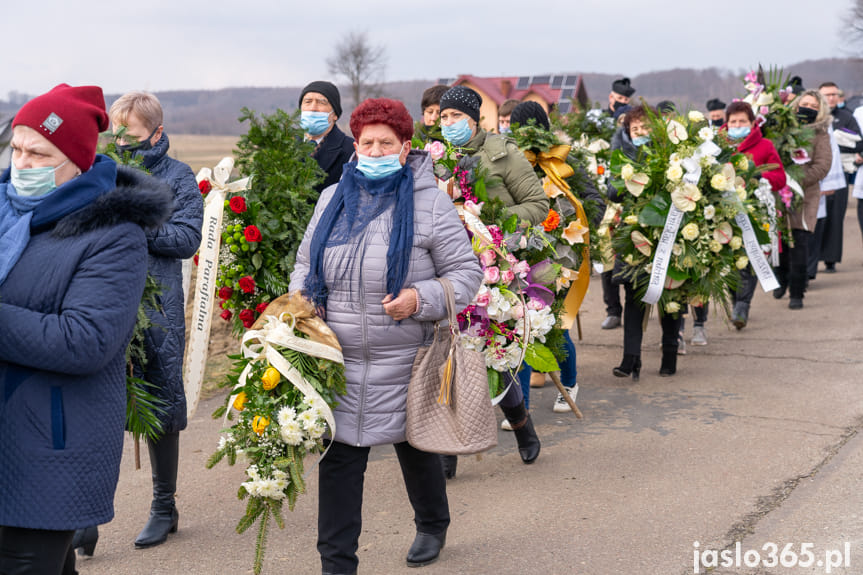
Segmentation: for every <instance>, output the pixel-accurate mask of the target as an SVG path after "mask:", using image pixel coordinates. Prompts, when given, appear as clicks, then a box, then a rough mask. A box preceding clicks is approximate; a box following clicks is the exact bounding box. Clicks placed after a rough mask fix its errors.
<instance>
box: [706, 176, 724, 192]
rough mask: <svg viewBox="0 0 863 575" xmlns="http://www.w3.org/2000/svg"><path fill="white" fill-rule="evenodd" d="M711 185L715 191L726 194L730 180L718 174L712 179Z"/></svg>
mask: <svg viewBox="0 0 863 575" xmlns="http://www.w3.org/2000/svg"><path fill="white" fill-rule="evenodd" d="M710 185H711V186H712V187H713V189H714V190H718V191H720V192H724V191H725V189H726V188H727V187H728V179H727V178H726V177H725V176H723V175H722V174H716V175H715V176H713V177H712V178H710Z"/></svg>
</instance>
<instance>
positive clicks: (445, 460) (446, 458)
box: [440, 455, 458, 479]
mask: <svg viewBox="0 0 863 575" xmlns="http://www.w3.org/2000/svg"><path fill="white" fill-rule="evenodd" d="M440 462H441V465H443V474H444V477H446V478H447V479H454V478H455V470H456V467H458V455H441V456H440Z"/></svg>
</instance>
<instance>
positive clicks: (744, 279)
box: [734, 265, 758, 304]
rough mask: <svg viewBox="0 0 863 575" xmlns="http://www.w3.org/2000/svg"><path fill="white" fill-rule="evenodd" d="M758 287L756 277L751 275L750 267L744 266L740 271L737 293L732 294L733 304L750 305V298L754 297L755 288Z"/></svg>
mask: <svg viewBox="0 0 863 575" xmlns="http://www.w3.org/2000/svg"><path fill="white" fill-rule="evenodd" d="M757 287H758V276H756V275H755V274H754V273H752V266H751V265H750V266H746V267H745V268H743V269H742V270H740V285H739V286H738V287H737V291H736V292H734V303H737V302H739V301H740V302H743V303H746V304H751V303H752V296H754V295H755V288H757Z"/></svg>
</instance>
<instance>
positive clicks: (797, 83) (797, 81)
mask: <svg viewBox="0 0 863 575" xmlns="http://www.w3.org/2000/svg"><path fill="white" fill-rule="evenodd" d="M788 87H789V88H791V92H792V93H793V94H794V95H795V96H797V95H799V94H800V93H801V92H803V90H804V88H803V78H801V77H800V76H793V77H792V78H791V79H790V80H788Z"/></svg>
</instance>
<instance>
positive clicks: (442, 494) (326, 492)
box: [290, 98, 482, 574]
mask: <svg viewBox="0 0 863 575" xmlns="http://www.w3.org/2000/svg"><path fill="white" fill-rule="evenodd" d="M350 126H351V132H353V135H354V138H355V139H356V142H355V143H354V148H355V150H356V155H355V158H354V160H353V161H351V162H348V163H347V164H345V166H344V170H343V172H342V178H341V180H340V181H339V183H338V184H336V185H333V186H330V187H329V188H327V189H326V190H324V191H323V193H322V194H321V198H320V200H318V204H317V206H316V207H315V214H314V216H313V217H312V221H311V222H310V223H309V227H308V229H307V230H306V233H305V235H304V237H303V241H302V243H301V245H300V249H299V251H298V252H297V263H296V266H295V268H294V272H293V273H292V274H291V286H290V289H291V290H292V291H293V290H297V289H299V290H303V292H304V294H305V295H306V296H307V297H308V298H309V299H310V300H311V301H312V302H314V304H315V305H316V306H317V308H318V309H319V310H320V312H321V313H322V315H324V317H325V318H326V320H327V323H328V325H329V326H330V327H331V328H332V330H333V331H334V332H335V333H336V336H338V338H339V343H340V344H341V346H342V353H343V355H344V359H345V376H346V379H347V394H346V395H344V396H343V397H341V398H340V399H339V405H338V406H337V407H336V409H335V419H336V430H335V435H334V437H333V438H332V442H331V444H330V450H329V452H328V453H327V455H326V457H324V458H323V459H322V460H321V464H320V468H319V469H320V472H319V484H318V489H319V499H318V551H319V552H320V554H321V564H322V568H323V572H324V573H325V574H326V573H330V574H334V573H339V574H345V573H356V570H357V565H358V563H359V561H358V559H357V555H356V550H357V542H358V539H359V536H360V532H361V531H362V496H363V475H364V473H365V469H366V464H367V461H368V456H369V448H370V447H371V446H373V445H381V444H394V447H395V451H396V455H397V456H398V458H399V463H400V465H401V470H402V476H403V478H404V482H405V487H406V488H407V492H408V497H409V499H410V502H411V505H412V506H413V508H414V522H415V524H416V531H417V533H416V538H415V539H414V542H413V545H411V547H410V550H409V551H408V554H407V564H408V566H411V567H418V566H421V565H427V564H428V563H431V562H433V561H435V560H437V558H438V555H439V554H440V550H441V548H443V546H444V542H445V541H446V531H447V527H448V526H449V522H450V516H449V504H448V502H447V496H446V480H445V478H444V473H443V468H442V467H441V464H440V459H439V458H438V456H437V455H435V454H431V453H426V452H424V451H420V450H418V449H416V448H414V447H412V446H411V445H409V444H408V443H407V441H406V438H405V402H406V398H407V388H408V382H409V381H410V376H411V367H412V366H413V361H414V357H415V356H416V352H417V349H418V348H419V347H420V346H422V345H428V344H429V343H431V339H432V336H433V333H434V322H435V321H438V320H441V319H444V318H445V317H446V316H447V308H446V302H445V300H444V294H443V289H442V287H441V284H440V283H439V282H438V281H436V278H442V277H445V278H448V279H449V280H450V282H452V284H453V287H454V288H455V295H456V305H457V306H458V309H462V308H464V307H465V306H467V304H468V303H469V302H470V300H471V299H472V298H473V296H474V295H475V294H476V292H477V290H478V289H479V286H480V282H481V280H482V270H481V268H480V266H479V262H478V261H477V259H476V257H475V256H474V254H473V250H472V249H471V245H470V242H469V240H468V237H467V233H466V232H465V230H464V226H463V225H462V223H461V220H460V219H459V217H458V214H457V213H456V210H455V207H454V206H453V204H452V202H451V201H450V199H449V197H448V196H447V195H446V194H445V193H443V192H441V191H440V190H438V188H437V185H436V183H435V179H434V175H433V174H432V161H431V157H430V156H429V155H428V153H427V152H423V151H420V150H412V149H411V136H412V135H413V120H412V119H411V116H410V114H409V113H408V111H407V109H405V107H404V105H403V104H402V103H401V102H398V101H395V100H390V99H386V98H380V99H372V100H366V101H365V102H363V103H362V104H360V105H359V106H358V107H357V108H356V110H354V112H353V114H352V115H351V122H350Z"/></svg>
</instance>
